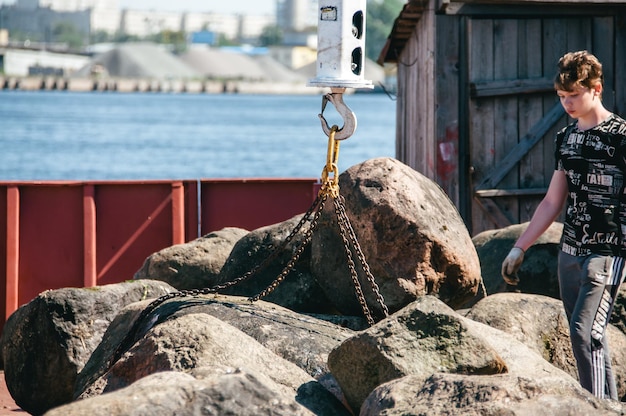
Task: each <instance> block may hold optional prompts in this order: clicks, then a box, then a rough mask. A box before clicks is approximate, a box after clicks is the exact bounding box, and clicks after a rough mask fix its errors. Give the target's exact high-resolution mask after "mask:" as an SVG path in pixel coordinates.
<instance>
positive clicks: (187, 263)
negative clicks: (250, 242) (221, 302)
mask: <svg viewBox="0 0 626 416" xmlns="http://www.w3.org/2000/svg"><path fill="white" fill-rule="evenodd" d="M246 234H248V231H246V230H244V229H242V228H235V227H227V228H223V229H222V230H219V231H215V232H212V233H209V234H207V235H205V236H202V237H200V238H196V239H195V240H192V241H190V242H188V243H185V244H176V245H173V246H171V247H167V248H164V249H163V250H161V251H157V252H156V253H153V254H151V255H150V256H148V258H147V259H146V260H145V261H144V263H143V265H142V266H141V268H140V269H139V270H138V271H137V272H136V273H135V275H134V277H133V278H134V279H152V280H162V281H164V282H167V283H169V284H170V285H172V286H173V287H175V288H176V289H178V290H183V289H202V288H206V287H212V286H214V285H215V284H216V283H217V281H218V276H219V274H220V272H221V270H222V266H224V263H225V262H226V260H227V259H228V256H229V255H230V252H231V250H232V249H233V246H234V245H235V243H237V241H239V240H240V239H241V238H242V237H243V236H245V235H246Z"/></svg>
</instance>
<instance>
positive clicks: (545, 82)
mask: <svg viewBox="0 0 626 416" xmlns="http://www.w3.org/2000/svg"><path fill="white" fill-rule="evenodd" d="M553 90H554V79H553V77H550V78H534V79H508V80H496V81H491V82H486V81H484V82H474V83H472V84H471V85H470V93H471V95H472V98H480V97H496V96H502V95H520V94H536V93H542V92H546V91H553Z"/></svg>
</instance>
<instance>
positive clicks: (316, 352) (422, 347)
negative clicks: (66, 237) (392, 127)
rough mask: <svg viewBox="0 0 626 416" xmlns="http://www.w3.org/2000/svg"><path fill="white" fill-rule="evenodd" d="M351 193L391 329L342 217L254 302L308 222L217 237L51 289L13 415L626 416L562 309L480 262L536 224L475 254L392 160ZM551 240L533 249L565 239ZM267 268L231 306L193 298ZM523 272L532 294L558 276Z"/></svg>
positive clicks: (419, 181)
mask: <svg viewBox="0 0 626 416" xmlns="http://www.w3.org/2000/svg"><path fill="white" fill-rule="evenodd" d="M340 189H341V194H342V196H343V198H345V207H346V211H347V213H348V215H349V217H350V222H351V224H352V227H353V229H354V232H355V234H356V235H357V236H358V242H359V244H360V246H361V249H362V251H363V253H364V255H365V258H366V259H367V265H368V267H369V268H370V270H371V272H372V274H373V276H375V279H376V284H377V286H378V287H377V291H378V292H379V294H380V296H382V298H383V299H384V302H385V305H386V306H387V307H388V310H389V315H388V316H385V313H384V311H383V310H382V309H381V308H380V307H378V306H377V305H378V304H377V302H376V296H375V295H376V293H375V292H376V290H369V289H371V288H370V287H369V284H368V281H367V279H365V278H363V276H360V277H359V278H360V279H361V280H362V281H361V282H360V283H361V286H362V287H363V289H364V292H365V294H364V297H365V299H366V301H367V304H368V305H369V307H370V309H371V311H372V313H373V315H374V316H376V321H377V322H376V323H375V324H374V325H371V326H369V325H368V323H367V321H366V320H365V318H364V314H363V310H362V308H361V305H360V304H359V302H358V299H357V296H356V295H355V287H354V282H353V281H352V279H351V278H350V270H349V268H348V267H347V266H346V264H347V263H348V262H347V260H346V256H347V254H346V251H345V245H346V244H345V243H344V242H343V240H342V238H341V235H339V232H338V227H337V223H336V216H335V215H334V214H335V211H334V209H333V207H326V208H325V209H324V211H323V212H322V214H321V216H320V219H319V223H318V225H317V227H318V228H317V229H315V232H314V238H313V240H312V241H311V243H310V245H309V246H307V247H306V248H305V249H304V251H303V252H302V255H301V256H300V259H299V261H298V262H297V263H296V264H295V267H294V270H293V271H292V272H291V273H290V274H289V275H288V276H287V278H286V279H285V280H284V282H282V283H281V284H280V285H279V286H278V287H277V288H276V289H275V290H274V291H273V292H271V293H270V294H269V295H268V296H267V297H266V298H265V299H264V300H259V301H256V302H250V301H249V300H248V297H250V296H255V295H256V294H257V293H259V292H260V291H261V290H263V289H265V288H266V287H267V286H268V285H271V284H272V282H273V281H274V279H275V278H276V276H277V275H278V274H280V272H281V270H282V267H283V266H284V264H285V262H288V261H289V259H291V258H292V257H293V255H294V253H295V252H297V251H298V250H299V246H300V243H302V241H304V234H305V233H306V230H307V226H305V227H303V230H301V231H300V232H299V233H297V235H295V236H294V239H293V240H292V241H291V242H290V243H289V244H286V245H284V246H283V244H281V242H282V241H284V240H285V237H286V236H287V235H288V234H289V233H290V231H291V230H292V229H293V227H294V226H295V224H297V223H299V221H300V220H301V217H296V218H292V219H290V220H288V221H285V222H284V223H281V224H275V225H272V226H269V227H264V228H261V229H258V230H254V231H251V232H248V231H246V230H240V229H224V230H219V231H216V232H215V233H211V234H209V235H207V236H205V237H203V238H200V239H197V240H195V241H192V242H190V243H187V244H183V245H179V246H173V247H170V248H167V249H165V250H162V251H160V252H158V253H154V254H153V255H152V256H150V257H149V258H148V259H147V260H146V262H145V264H144V266H143V267H142V268H141V270H139V271H138V272H137V274H136V276H135V280H133V281H127V282H124V283H119V284H114V285H107V286H102V287H97V288H83V289H74V288H66V289H59V290H54V291H47V292H44V293H42V294H40V295H39V296H38V297H37V298H35V299H34V300H33V301H31V302H30V303H28V304H26V305H24V306H22V307H21V308H20V309H19V310H18V311H16V312H15V313H14V314H13V315H12V316H11V317H10V318H9V320H8V321H7V323H6V325H5V328H4V331H3V334H2V339H1V340H0V347H1V352H2V354H1V355H2V360H3V365H4V369H5V378H6V382H7V386H8V388H9V391H10V392H11V395H12V396H13V398H14V399H15V401H16V403H17V404H18V405H19V406H21V407H22V408H23V409H24V410H26V411H27V412H29V413H32V414H46V415H63V416H68V415H69V416H72V415H81V416H82V415H85V414H90V415H94V416H97V415H107V416H111V415H113V416H114V415H171V414H190V415H192V414H238V415H270V414H271V415H352V414H360V415H380V414H385V415H401V414H402V415H419V414H464V415H484V414H505V413H506V414H518V415H530V414H532V415H540V414H576V415H587V414H588V415H592V414H593V415H596V414H620V412H621V406H620V405H619V403H611V402H608V401H602V400H597V399H595V398H594V397H593V396H591V395H590V394H589V393H588V392H586V391H585V390H583V389H582V388H581V387H580V386H579V384H578V382H577V380H576V372H575V365H574V362H573V359H572V355H571V352H570V350H569V337H568V335H569V334H568V326H567V324H566V319H565V315H564V312H563V310H562V306H561V303H560V301H559V300H558V299H555V298H553V297H550V296H546V294H542V293H498V292H506V291H507V290H508V288H506V287H501V286H500V280H501V279H500V278H499V275H498V276H497V277H496V272H495V271H494V272H493V273H492V275H491V274H488V273H485V270H486V269H487V267H485V263H484V259H487V258H488V257H487V254H485V253H484V250H487V251H488V252H489V253H488V254H489V255H490V256H492V257H489V262H490V263H492V262H493V263H497V264H499V263H500V262H501V261H502V258H504V256H505V255H506V251H508V250H507V249H506V248H502V250H500V251H501V252H502V253H501V254H500V255H498V254H497V253H494V252H495V251H496V250H494V249H493V247H504V246H506V245H507V244H508V243H507V241H508V240H507V239H512V238H513V239H514V235H515V234H516V233H519V231H520V230H521V229H523V225H522V226H519V227H517V228H515V229H510V230H502V233H503V234H502V235H504V236H506V238H502V239H499V236H498V233H495V232H493V233H490V234H489V235H481V236H477V237H476V238H475V239H474V241H472V239H471V238H470V236H469V235H468V233H467V231H466V228H465V226H464V224H463V221H462V220H461V218H460V216H459V215H458V213H457V211H456V209H455V208H454V206H453V205H452V203H451V202H450V201H449V199H448V198H447V197H446V195H445V194H444V193H443V191H442V190H441V189H440V188H439V187H438V186H437V185H436V184H434V183H433V182H431V181H429V180H428V179H426V178H424V177H423V176H421V175H420V174H419V173H417V172H415V171H413V170H412V169H410V168H408V167H407V166H405V165H403V164H401V163H399V162H397V161H395V160H393V159H389V158H382V159H374V160H370V161H367V162H365V163H363V164H361V165H357V166H354V167H352V168H350V169H349V170H348V171H346V172H344V173H343V174H342V175H341V176H340ZM546 239H547V240H546V241H543V243H541V244H544V246H545V247H540V246H536V247H535V249H536V250H537V252H542V253H543V252H544V251H548V252H550V250H552V249H553V246H552V245H553V244H557V243H558V239H557V241H556V242H555V241H553V239H551V238H548V237H546ZM490 247H491V248H490ZM509 247H510V244H509ZM544 249H545V250H544ZM531 254H532V253H531V250H529V251H528V256H527V257H528V260H531V258H532V257H533V256H532V255H531ZM270 257H271V258H272V262H270V263H269V264H268V265H267V267H266V268H264V269H263V270H259V271H258V272H257V273H255V274H254V275H252V276H251V277H250V279H247V280H245V281H243V282H241V283H238V284H236V285H234V286H232V287H230V288H228V289H227V290H226V291H224V292H228V293H223V292H220V293H211V294H209V293H204V294H197V293H196V294H193V293H192V292H180V291H181V290H190V289H198V288H206V287H212V286H215V285H218V284H224V283H225V282H229V281H232V280H233V279H237V278H238V277H241V276H242V275H245V273H246V272H247V271H249V270H251V269H254V268H255V266H257V265H259V264H262V263H263V261H264V260H265V259H267V258H270ZM538 257H540V256H539V255H538ZM550 261H555V259H550V256H549V255H546V257H545V260H543V262H548V263H549V262H550ZM481 262H482V263H483V271H482V276H481V268H480V264H481ZM531 262H532V260H531ZM526 267H527V269H522V272H524V271H525V273H526V275H524V276H522V279H523V281H525V282H527V283H525V284H526V285H528V287H534V286H532V285H531V282H532V281H534V280H537V281H539V280H540V279H545V276H544V275H542V274H541V273H544V272H543V271H540V270H543V269H542V268H541V267H535V266H532V267H531V266H530V265H529V266H526ZM550 267H551V266H549V265H548V266H547V269H550ZM362 274H363V273H361V275H362ZM481 277H482V278H484V279H485V286H486V287H487V288H489V289H491V290H490V292H489V293H490V295H489V296H486V294H485V293H483V292H482V291H481V290H480V289H481V286H482V285H481ZM520 287H521V288H525V287H526V286H524V285H522V286H520ZM537 292H539V291H537ZM155 298H157V301H154V299H155ZM609 337H610V340H611V343H612V346H613V348H612V350H613V358H614V365H613V369H614V372H615V373H616V374H617V379H618V380H617V381H618V388H619V392H620V395H621V396H624V395H626V380H625V379H624V375H626V368H625V365H626V348H625V347H626V336H625V335H624V334H623V333H622V332H621V331H620V330H619V329H618V328H616V327H613V326H611V327H610V328H609ZM120 346H122V347H123V348H120ZM126 346H127V347H126Z"/></svg>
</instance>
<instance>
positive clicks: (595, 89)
mask: <svg viewBox="0 0 626 416" xmlns="http://www.w3.org/2000/svg"><path fill="white" fill-rule="evenodd" d="M592 89H593V95H596V96H598V97H600V96H602V83H601V82H598V83H596V84H595V85H594V86H593V88H592Z"/></svg>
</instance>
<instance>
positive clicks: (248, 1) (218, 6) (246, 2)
mask: <svg viewBox="0 0 626 416" xmlns="http://www.w3.org/2000/svg"><path fill="white" fill-rule="evenodd" d="M118 1H119V5H120V8H122V9H134V10H158V11H175V12H214V13H224V14H232V13H238V14H247V15H255V14H271V15H273V14H274V12H275V9H276V0H210V1H206V0H176V1H172V0H118ZM14 3H15V0H0V4H7V5H8V4H14Z"/></svg>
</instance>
